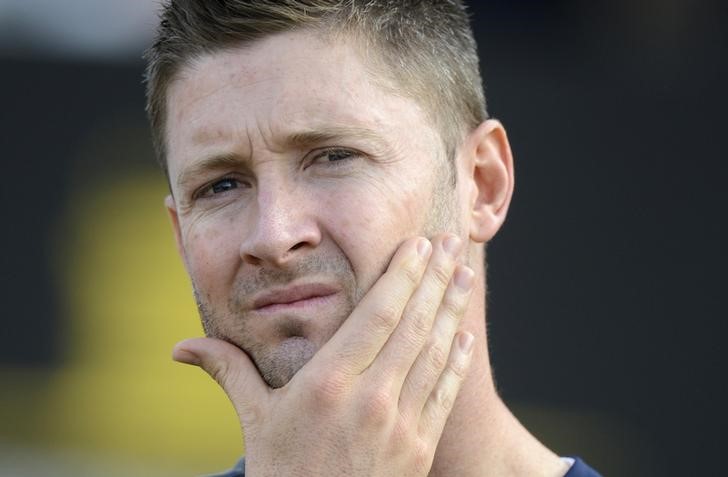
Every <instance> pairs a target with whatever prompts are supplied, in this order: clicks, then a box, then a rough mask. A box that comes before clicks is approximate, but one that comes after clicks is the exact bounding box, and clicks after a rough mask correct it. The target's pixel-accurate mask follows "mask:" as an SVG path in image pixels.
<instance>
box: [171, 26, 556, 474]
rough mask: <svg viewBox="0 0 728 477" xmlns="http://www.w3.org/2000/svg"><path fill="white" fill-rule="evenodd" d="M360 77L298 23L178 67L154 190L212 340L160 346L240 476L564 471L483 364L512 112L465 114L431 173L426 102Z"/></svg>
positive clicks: (344, 47) (435, 153)
mask: <svg viewBox="0 0 728 477" xmlns="http://www.w3.org/2000/svg"><path fill="white" fill-rule="evenodd" d="M271 58H275V61H271ZM368 75H369V71H368V70H367V68H366V65H365V64H363V63H362V61H361V60H360V57H359V55H357V52H356V48H354V47H353V46H352V45H349V44H346V43H342V42H337V43H335V44H332V43H329V42H327V41H326V39H324V38H321V37H318V36H316V35H314V34H312V33H309V32H305V31H299V32H295V33H283V34H277V35H273V36H271V37H269V38H266V39H263V40H261V41H258V42H256V43H254V44H253V45H250V46H247V47H244V48H235V49H231V50H228V51H225V52H218V53H215V54H211V55H207V56H203V57H201V58H199V59H197V60H196V61H195V62H194V63H192V64H191V65H188V66H187V67H186V68H184V69H183V71H182V73H181V75H180V76H179V77H178V78H177V80H176V81H175V82H173V84H172V86H171V87H170V89H169V92H168V96H167V104H168V123H167V131H166V133H167V143H168V144H167V146H168V151H169V152H168V167H169V174H170V184H171V190H172V194H171V195H170V196H169V197H168V198H167V201H166V203H167V208H168V210H169V212H170V216H171V218H172V223H173V226H174V230H175V236H176V238H177V244H178V248H179V251H180V254H181V256H182V258H183V260H184V263H185V266H186V268H187V271H188V273H189V275H190V277H191V279H192V283H193V286H194V289H195V295H196V297H197V299H198V304H199V307H200V312H201V316H202V319H203V323H204V325H205V329H206V332H207V334H208V336H210V337H211V338H199V339H193V340H188V341H185V342H183V343H180V344H179V345H178V346H177V347H176V349H175V352H174V357H175V359H177V360H179V361H182V362H186V363H190V364H195V365H199V366H201V367H202V368H203V369H205V370H206V371H207V372H208V373H210V374H211V375H212V376H213V377H214V378H215V379H216V380H217V381H218V382H219V383H220V385H221V386H222V387H223V389H224V390H225V391H226V393H227V394H228V396H229V397H230V399H231V401H232V402H233V404H234V405H235V407H236V410H237V412H238V415H239V417H240V420H241V424H242V425H243V427H244V428H245V435H246V452H247V456H246V459H247V463H246V466H247V473H248V475H252V476H256V475H337V474H338V475H378V476H379V475H398V476H400V475H427V474H428V473H429V475H465V476H468V475H473V476H475V475H478V476H483V475H504V476H505V475H553V476H556V475H563V473H564V472H565V470H566V469H565V466H564V464H563V463H562V462H561V461H560V460H559V459H558V458H557V457H556V456H555V455H554V454H553V453H551V452H550V451H548V450H547V449H545V448H544V447H543V446H542V445H541V444H540V443H538V442H537V441H536V440H535V439H534V438H533V437H532V436H530V434H528V433H527V431H526V430H525V429H523V428H522V427H521V426H520V424H519V423H518V421H516V420H515V418H513V416H512V415H511V414H510V413H509V412H508V410H507V409H506V408H505V406H504V405H503V404H502V402H501V401H500V399H499V398H498V397H497V395H496V393H495V391H494V389H493V384H492V379H491V375H490V365H489V361H488V356H487V347H486V339H485V326H484V319H483V317H484V315H485V302H484V296H485V277H484V273H483V268H482V266H480V265H479V264H480V263H482V260H483V253H484V252H483V244H484V243H485V242H487V241H488V240H489V239H490V238H492V237H493V235H494V234H495V233H496V232H497V230H498V228H499V227H500V226H501V224H502V222H503V220H504V219H505V215H506V212H507V209H508V204H509V202H510V197H511V194H512V190H513V167H512V157H511V153H510V148H509V146H508V141H507V138H506V135H505V131H504V130H503V128H502V126H501V125H500V123H498V122H497V121H486V122H485V123H483V124H482V125H481V126H480V127H478V128H476V129H475V130H474V131H471V132H470V133H469V134H468V135H467V137H466V138H465V139H464V141H463V144H462V146H461V148H460V150H459V152H458V156H457V158H456V160H455V164H456V170H455V172H456V174H457V179H458V180H457V186H456V187H455V188H454V189H453V188H452V187H451V186H449V185H448V186H443V183H445V182H449V181H447V179H446V178H447V170H446V169H444V168H445V167H449V165H448V163H447V161H446V159H445V158H444V157H443V147H442V143H441V140H440V136H439V134H438V132H437V131H436V130H434V129H433V127H432V126H431V125H430V122H429V121H428V119H427V116H426V114H425V113H424V112H423V110H422V108H421V107H420V105H419V104H418V103H417V102H416V101H414V100H413V99H410V98H406V97H403V96H395V95H393V94H391V93H388V92H386V91H384V90H383V89H382V88H380V87H379V86H377V85H376V84H375V83H374V82H372V81H371V80H370V78H369V76H368ZM433 203H435V204H439V205H440V206H439V207H432V206H431V204H433ZM471 293H472V294H473V298H472V299H470V296H471ZM462 436H468V439H463V437H462Z"/></svg>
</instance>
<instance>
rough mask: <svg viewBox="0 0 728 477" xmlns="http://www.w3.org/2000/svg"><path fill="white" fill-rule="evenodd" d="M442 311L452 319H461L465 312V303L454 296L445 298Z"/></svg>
mask: <svg viewBox="0 0 728 477" xmlns="http://www.w3.org/2000/svg"><path fill="white" fill-rule="evenodd" d="M442 309H443V311H444V312H445V315H446V316H449V317H450V318H452V319H459V318H460V316H461V315H462V314H463V311H464V310H465V306H464V303H463V302H462V301H461V300H458V299H456V298H455V297H453V296H445V299H444V300H443V303H442Z"/></svg>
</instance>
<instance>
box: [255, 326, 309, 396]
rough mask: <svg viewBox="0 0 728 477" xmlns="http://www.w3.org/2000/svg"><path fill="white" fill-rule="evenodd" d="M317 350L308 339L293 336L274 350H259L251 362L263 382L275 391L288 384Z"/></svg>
mask: <svg viewBox="0 0 728 477" xmlns="http://www.w3.org/2000/svg"><path fill="white" fill-rule="evenodd" d="M317 350H318V347H317V346H316V345H315V344H314V343H313V342H312V341H310V340H309V339H307V338H303V337H301V336H295V337H290V338H286V339H285V340H283V341H281V342H280V343H279V344H278V345H277V346H276V347H275V349H272V350H270V349H268V350H265V351H263V350H260V352H259V353H255V354H256V355H257V356H253V360H254V361H255V364H256V365H257V366H258V370H259V371H260V375H261V376H262V377H263V380H264V381H265V382H266V383H268V386H270V387H272V388H274V389H275V388H281V387H283V386H285V385H286V384H288V382H289V381H290V380H291V379H293V377H294V376H295V375H296V373H297V372H298V371H299V370H300V369H301V368H302V367H303V366H304V365H305V364H306V363H308V362H309V361H310V360H311V358H313V356H314V354H316V351H317Z"/></svg>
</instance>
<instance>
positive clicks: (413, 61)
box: [145, 0, 487, 178]
mask: <svg viewBox="0 0 728 477" xmlns="http://www.w3.org/2000/svg"><path fill="white" fill-rule="evenodd" d="M296 29H314V30H319V31H321V32H323V33H327V34H331V35H344V37H345V38H351V39H353V40H357V41H358V42H359V43H358V44H359V45H360V46H361V47H363V48H364V49H365V56H366V58H367V59H369V60H372V61H369V62H368V63H369V66H370V67H372V68H373V73H374V77H382V78H383V79H384V80H385V81H384V82H381V83H382V84H388V85H390V89H391V90H392V91H394V92H395V93H397V94H400V95H404V96H406V97H409V98H412V99H413V100H415V101H416V102H417V104H418V105H419V106H420V107H422V108H423V110H424V111H425V113H426V114H427V115H428V117H429V118H430V119H431V121H432V122H433V124H434V125H435V128H436V129H437V130H438V131H439V132H440V135H441V139H442V143H443V146H444V149H445V153H446V154H447V156H448V157H450V158H452V157H454V155H455V152H456V150H457V148H458V146H459V145H460V143H461V142H462V139H463V137H464V136H465V135H466V134H467V133H468V132H469V131H470V130H472V129H474V128H475V127H477V126H478V125H479V124H480V123H481V122H482V121H484V120H485V119H487V112H486V104H485V96H484V94H483V85H482V80H481V77H480V70H479V62H478V54H477V47H476V44H475V39H474V38H473V33H472V30H471V28H470V22H469V18H468V15H467V12H466V8H465V5H464V4H463V3H462V2H461V1H458V0H168V1H167V2H166V3H164V4H163V6H162V12H161V21H160V24H159V28H158V30H157V35H156V39H155V41H154V43H153V45H152V46H151V47H150V48H149V49H148V50H147V52H146V54H145V58H146V59H147V62H148V63H147V70H146V75H145V81H146V87H147V113H148V116H149V121H150V124H151V129H152V140H153V143H154V148H155V151H156V154H157V158H158V160H159V162H160V165H161V166H162V169H163V170H164V172H165V174H167V173H168V171H167V161H166V142H165V133H164V131H165V126H166V110H167V107H166V94H167V89H168V87H169V84H170V82H172V81H173V80H174V79H175V78H176V76H177V75H178V74H179V72H180V70H181V69H182V68H184V67H185V66H186V65H188V64H189V63H190V62H191V61H193V60H194V59H195V58H197V57H199V56H201V55H205V54H210V53H215V52H217V51H221V50H224V49H229V48H233V47H236V46H242V45H246V44H250V43H252V42H255V41H257V40H260V39H262V38H265V37H267V36H270V35H273V34H276V33H280V32H285V31H292V30H296ZM452 177H453V178H454V174H452Z"/></svg>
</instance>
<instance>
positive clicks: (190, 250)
mask: <svg viewBox="0 0 728 477" xmlns="http://www.w3.org/2000/svg"><path fill="white" fill-rule="evenodd" d="M234 238H235V233H234V227H233V224H228V223H225V227H221V226H220V224H218V225H215V226H213V225H212V224H208V223H205V222H203V221H198V222H195V223H193V224H191V225H190V226H189V227H188V228H187V230H186V232H185V234H184V235H183V240H184V246H185V260H186V263H187V268H188V272H189V275H190V278H191V279H192V281H193V283H194V285H195V288H196V289H197V291H198V292H200V293H204V294H205V295H206V296H210V295H211V294H213V295H214V294H215V289H216V288H218V287H219V285H218V284H220V283H226V282H228V281H230V279H231V277H233V276H234V273H235V267H236V266H237V263H238V260H237V257H238V255H239V253H238V246H237V244H238V241H236V240H234ZM220 291H221V290H220Z"/></svg>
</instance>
